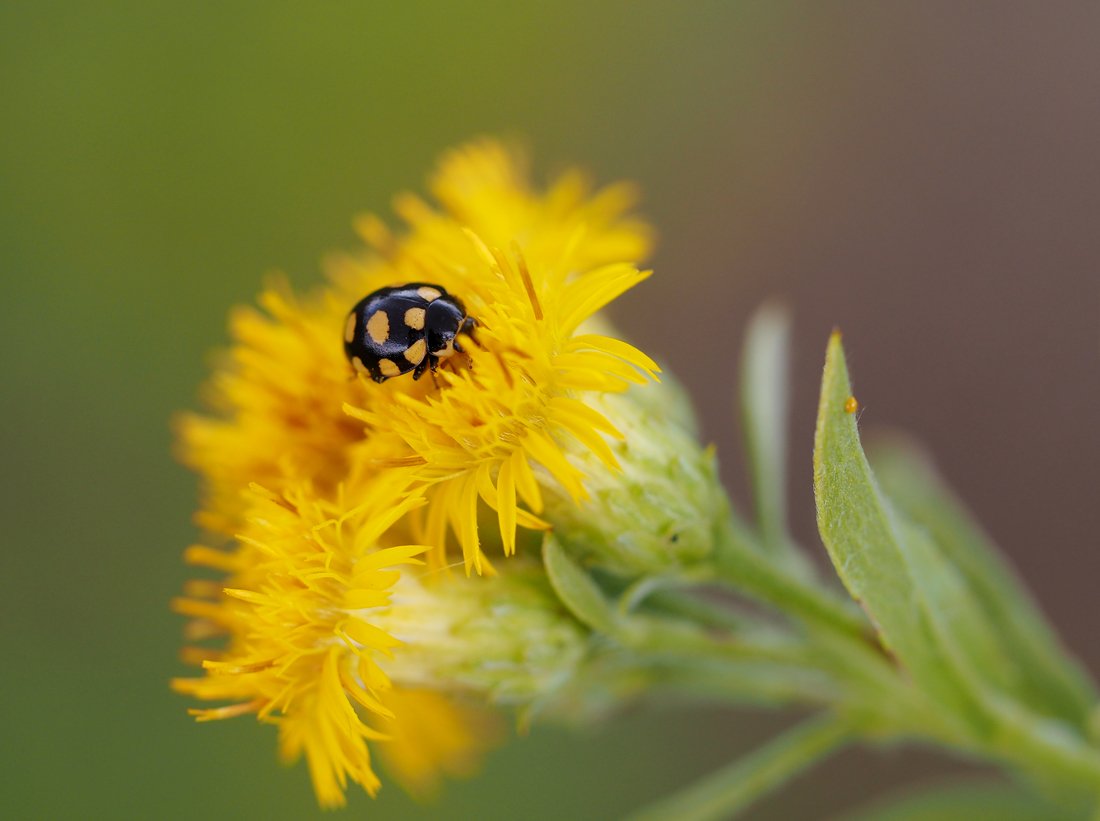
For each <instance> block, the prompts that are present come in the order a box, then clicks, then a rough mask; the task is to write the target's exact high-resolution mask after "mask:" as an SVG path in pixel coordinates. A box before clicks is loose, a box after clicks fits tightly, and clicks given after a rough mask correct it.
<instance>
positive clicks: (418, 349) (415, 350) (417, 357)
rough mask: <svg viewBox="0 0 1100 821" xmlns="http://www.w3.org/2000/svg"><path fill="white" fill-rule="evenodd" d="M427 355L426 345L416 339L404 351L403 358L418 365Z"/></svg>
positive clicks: (421, 340)
mask: <svg viewBox="0 0 1100 821" xmlns="http://www.w3.org/2000/svg"><path fill="white" fill-rule="evenodd" d="M427 355H428V343H427V342H425V341H424V340H423V339H418V340H416V342H414V343H413V344H411V345H410V346H409V347H408V348H406V349H405V358H406V359H407V360H409V362H411V363H412V364H414V365H419V364H420V363H421V362H423V361H424V357H425V356H427Z"/></svg>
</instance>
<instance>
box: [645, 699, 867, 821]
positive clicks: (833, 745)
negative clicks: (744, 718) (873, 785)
mask: <svg viewBox="0 0 1100 821" xmlns="http://www.w3.org/2000/svg"><path fill="white" fill-rule="evenodd" d="M848 739H849V730H848V726H847V724H845V723H844V722H843V721H841V720H838V719H837V718H835V717H833V716H824V717H819V718H816V719H813V720H811V721H807V722H805V723H804V724H800V725H799V726H797V727H795V728H794V729H792V730H788V731H787V732H786V733H784V734H783V735H781V736H779V737H778V738H776V739H774V740H773V741H771V742H769V743H768V744H766V745H765V746H763V747H761V748H760V749H759V750H756V751H755V752H753V753H750V754H749V755H748V756H746V757H745V758H742V759H740V760H738V761H734V762H733V763H732V764H730V765H728V766H726V767H724V768H723V769H721V770H719V771H718V772H716V773H713V774H711V775H709V776H706V777H705V778H703V779H702V780H701V781H699V782H698V783H696V784H692V785H691V786H690V787H688V788H687V789H685V790H683V791H682V792H679V793H676V794H674V795H672V796H670V797H668V798H665V799H663V800H661V801H658V802H657V803H655V804H652V805H650V806H649V807H646V808H645V809H643V810H642V811H641V812H638V813H636V814H634V815H633V816H631V821H721V819H730V818H734V817H736V816H737V815H738V814H739V813H740V812H741V811H742V810H744V809H746V808H748V807H749V806H750V805H751V804H752V803H754V802H755V801H757V800H759V799H760V798H762V797H763V796H765V795H767V794H768V793H770V792H771V791H772V790H774V789H776V788H777V787H779V786H781V785H783V784H784V783H786V782H787V781H788V780H789V779H790V778H792V777H793V776H794V775H795V774H797V773H798V772H800V771H802V770H804V769H806V768H807V767H809V766H810V765H812V764H815V763H816V762H818V761H820V760H821V759H822V758H824V757H825V756H826V755H828V754H829V753H832V752H834V751H835V750H836V749H837V748H838V747H840V746H841V745H842V744H844V742H846V741H847V740H848Z"/></svg>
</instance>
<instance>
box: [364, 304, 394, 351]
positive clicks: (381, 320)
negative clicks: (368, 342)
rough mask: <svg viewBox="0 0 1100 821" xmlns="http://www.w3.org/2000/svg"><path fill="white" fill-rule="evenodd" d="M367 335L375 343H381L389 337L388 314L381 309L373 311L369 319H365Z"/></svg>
mask: <svg viewBox="0 0 1100 821" xmlns="http://www.w3.org/2000/svg"><path fill="white" fill-rule="evenodd" d="M367 336H369V337H370V338H371V339H372V340H374V343H375V344H376V345H381V344H382V343H383V342H385V341H386V340H387V339H389V338H390V315H389V314H387V313H386V312H385V311H382V310H378V311H375V312H374V313H373V314H371V317H370V319H368V320H367Z"/></svg>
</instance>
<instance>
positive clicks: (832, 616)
mask: <svg viewBox="0 0 1100 821" xmlns="http://www.w3.org/2000/svg"><path fill="white" fill-rule="evenodd" d="M715 572H716V573H717V576H716V580H717V581H719V582H722V583H723V584H726V585H727V586H729V587H730V588H732V589H733V590H735V591H737V592H740V593H742V594H744V595H747V596H751V597H752V598H755V599H758V600H760V601H762V602H764V603H766V604H769V605H772V606H773V607H775V608H777V609H778V610H779V611H780V612H784V613H793V614H796V615H798V616H800V617H801V618H803V619H805V620H806V621H808V622H810V623H811V624H821V625H824V626H827V627H829V628H831V629H834V630H838V631H840V632H842V633H847V634H849V635H855V636H859V637H865V636H866V635H867V634H868V624H867V620H866V618H865V617H864V616H862V615H861V614H860V613H859V611H858V610H856V609H854V608H853V607H851V606H850V605H849V604H848V602H847V601H844V600H842V599H840V598H838V597H837V596H835V595H833V594H831V593H829V592H828V591H826V590H825V589H824V588H822V587H820V586H818V585H816V584H814V583H813V582H808V581H803V580H802V579H798V578H795V577H793V576H792V575H790V574H789V573H788V572H786V571H785V570H784V569H783V568H782V567H779V566H777V564H776V562H775V560H774V558H773V557H771V556H769V555H767V554H766V553H764V552H763V551H762V550H759V549H756V548H755V546H753V545H750V544H746V543H745V534H744V533H743V532H739V531H738V530H737V529H736V526H735V525H734V523H733V522H729V523H728V524H727V525H726V526H723V527H721V528H720V529H719V532H718V533H717V534H716V544H715Z"/></svg>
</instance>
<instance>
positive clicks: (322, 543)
mask: <svg viewBox="0 0 1100 821" xmlns="http://www.w3.org/2000/svg"><path fill="white" fill-rule="evenodd" d="M253 494H254V499H253V506H252V508H251V511H250V514H249V516H248V521H247V525H246V530H245V532H244V533H242V534H241V536H240V537H239V538H238V547H237V550H236V551H235V552H233V553H226V552H222V551H215V550H213V549H211V548H207V547H194V548H191V549H190V550H189V551H188V554H187V558H188V560H189V561H191V562H193V563H194V564H197V565H205V566H207V567H212V568H215V569H219V570H223V571H228V577H227V579H226V581H225V584H224V586H223V585H221V584H216V583H213V582H210V581H199V582H196V583H193V584H192V585H191V586H190V589H189V591H188V592H189V593H190V595H188V596H186V597H184V598H180V599H178V600H177V601H176V603H175V606H176V609H177V610H178V611H179V612H181V613H183V614H185V615H188V616H191V617H192V619H193V621H192V623H191V625H190V627H189V632H190V633H191V635H192V636H193V637H195V638H197V639H198V638H204V637H207V636H213V635H222V634H225V635H227V636H228V642H227V645H226V646H225V647H224V649H220V650H210V649H207V648H205V647H193V648H191V649H190V650H189V652H188V655H189V656H190V657H191V658H192V659H194V660H197V661H199V662H200V663H201V665H202V667H203V669H204V670H205V671H206V675H205V676H204V677H202V678H195V679H178V680H176V682H175V683H174V685H175V688H176V689H177V690H178V691H180V692H184V693H188V694H190V695H193V696H196V697H198V698H201V699H205V700H219V701H229V702H231V703H230V704H229V705H228V706H223V707H213V708H207V709H200V710H194V711H193V713H194V714H195V715H196V716H197V717H198V718H199V719H200V720H212V719H220V718H229V717H232V716H236V715H241V714H245V713H255V714H256V715H257V716H258V717H259V718H260V719H261V720H264V721H271V722H274V723H278V724H279V732H280V748H281V750H282V754H283V756H284V757H285V758H286V759H288V760H293V759H294V758H296V757H298V756H299V755H300V754H302V753H303V752H304V753H305V754H306V757H307V759H308V761H309V766H310V773H311V775H312V778H313V783H314V787H315V789H316V790H317V795H318V797H319V799H320V800H321V802H322V803H324V804H337V803H342V796H343V786H344V784H345V783H346V781H347V780H348V779H350V780H352V781H355V782H357V783H359V784H361V785H362V786H363V787H364V788H365V789H367V791H368V792H371V793H373V792H374V791H375V790H376V789H377V788H378V786H379V784H378V779H377V777H376V776H375V775H374V772H373V770H372V769H371V766H370V756H369V753H368V751H367V747H366V741H368V740H372V739H373V740H378V739H381V738H384V735H383V734H382V733H380V732H379V731H378V730H377V729H375V728H374V727H372V725H371V723H369V719H372V718H373V719H375V720H377V719H380V718H387V717H392V712H391V711H390V710H389V709H388V708H387V707H386V706H385V705H384V704H383V703H382V701H381V700H380V697H379V694H380V693H381V692H384V691H385V690H387V689H389V687H390V682H389V679H388V678H387V676H386V675H385V673H384V672H383V671H382V669H381V668H380V667H379V665H378V660H379V659H380V658H381V657H384V656H387V655H389V654H390V652H391V651H392V649H393V648H394V647H396V646H397V645H398V644H399V643H400V642H399V641H398V640H397V639H395V638H393V637H392V636H390V635H389V634H387V633H386V632H385V631H383V630H381V629H379V628H378V627H377V626H376V625H375V624H374V623H372V619H371V615H370V614H371V613H372V612H373V611H376V610H377V609H378V608H380V607H383V606H385V605H386V604H387V603H388V602H389V597H390V589H391V588H392V586H393V585H394V583H395V582H396V581H397V579H398V577H399V573H398V572H397V571H396V568H399V567H401V566H403V565H410V564H415V563H418V561H419V560H418V559H417V558H416V556H417V555H418V554H419V553H421V552H422V551H423V547H421V546H418V545H402V546H392V547H380V546H379V544H380V540H381V537H382V536H383V534H385V533H386V532H387V531H388V530H389V529H390V527H391V526H392V525H393V524H394V523H395V522H396V521H397V520H398V519H400V518H401V517H402V516H404V515H405V514H407V513H408V511H409V510H410V509H411V508H412V507H413V506H414V505H416V504H418V503H419V502H420V500H419V499H418V498H417V497H416V496H414V495H405V496H404V497H401V496H395V495H394V494H393V492H392V487H391V486H387V485H385V484H382V483H376V484H375V485H374V486H373V487H370V488H368V489H366V491H365V492H364V494H363V496H362V498H361V500H360V502H359V504H357V505H356V506H355V507H354V508H352V509H351V510H349V511H348V512H346V513H344V514H343V515H340V516H337V515H336V512H337V511H336V510H335V509H334V508H333V506H332V505H331V504H329V503H327V502H324V501H321V500H319V499H318V498H317V497H316V496H315V495H314V494H312V493H311V492H310V491H309V490H308V489H300V490H297V491H294V492H291V491H286V492H284V493H282V494H274V493H270V492H268V491H264V490H262V489H259V488H256V489H255V490H254V491H253ZM357 707H358V708H359V709H358V710H357ZM364 717H366V718H367V719H368V721H365V720H364Z"/></svg>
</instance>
